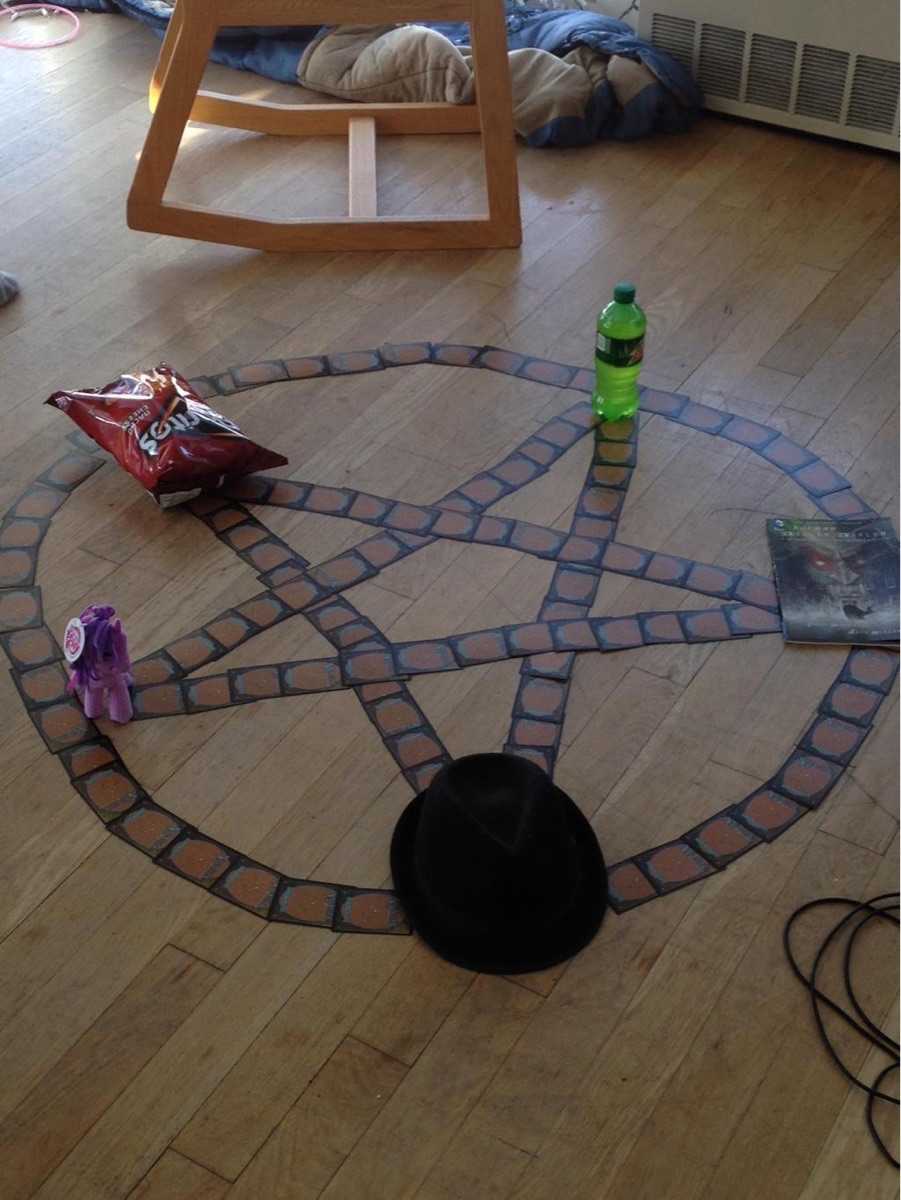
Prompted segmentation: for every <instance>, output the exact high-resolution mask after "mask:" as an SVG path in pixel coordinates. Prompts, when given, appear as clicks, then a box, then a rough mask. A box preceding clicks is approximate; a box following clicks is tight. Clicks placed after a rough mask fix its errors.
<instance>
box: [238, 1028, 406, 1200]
mask: <svg viewBox="0 0 901 1200" xmlns="http://www.w3.org/2000/svg"><path fill="white" fill-rule="evenodd" d="M406 1074H407V1070H406V1068H405V1067H404V1066H403V1064H402V1063H399V1062H397V1060H396V1059H394V1058H391V1057H389V1056H388V1055H386V1054H381V1053H380V1052H379V1051H378V1050H374V1049H373V1048H372V1047H371V1046H367V1045H365V1044H364V1043H363V1042H360V1041H358V1040H357V1039H356V1038H354V1037H346V1038H345V1039H344V1040H343V1041H342V1042H341V1044H340V1046H338V1048H337V1049H336V1050H335V1052H334V1054H333V1055H332V1056H331V1058H330V1059H329V1060H328V1062H327V1063H326V1064H325V1066H324V1067H323V1068H322V1070H321V1071H320V1072H319V1074H318V1075H317V1076H316V1078H315V1079H314V1080H313V1081H312V1082H311V1083H309V1084H308V1085H307V1087H306V1088H305V1089H304V1091H303V1094H302V1095H301V1096H300V1098H299V1099H298V1101H297V1102H296V1103H295V1104H294V1105H293V1107H292V1108H291V1109H289V1111H288V1113H287V1114H286V1115H285V1117H284V1118H283V1119H282V1120H281V1121H280V1122H279V1124H278V1125H277V1126H276V1128H275V1129H274V1130H273V1131H272V1134H271V1135H270V1136H269V1137H268V1138H267V1140H266V1142H265V1143H264V1145H263V1146H262V1148H261V1149H260V1150H259V1152H258V1153H257V1154H256V1155H255V1156H254V1158H253V1160H252V1161H251V1162H250V1164H249V1165H248V1166H247V1168H246V1169H245V1170H244V1171H243V1172H242V1173H241V1176H240V1178H239V1179H238V1180H237V1181H236V1182H235V1184H234V1185H233V1186H232V1188H231V1190H230V1191H229V1193H228V1200H257V1198H258V1197H259V1196H271V1197H272V1198H273V1200H289V1198H290V1200H316V1197H317V1196H319V1195H320V1194H321V1192H322V1190H323V1188H325V1187H326V1186H327V1185H328V1182H329V1180H330V1179H331V1178H332V1176H333V1175H334V1174H335V1172H336V1171H337V1170H338V1169H339V1168H340V1166H341V1165H342V1163H344V1162H345V1161H346V1159H347V1158H348V1156H349V1155H350V1154H352V1153H353V1151H354V1148H355V1146H356V1144H357V1142H358V1141H359V1139H360V1138H361V1137H362V1135H363V1134H364V1133H365V1131H366V1130H367V1129H368V1128H369V1126H370V1125H371V1124H372V1122H373V1121H374V1120H375V1118H376V1117H377V1116H378V1114H379V1113H380V1112H381V1110H382V1109H383V1108H384V1106H385V1104H387V1103H388V1101H389V1100H390V1099H391V1097H392V1096H393V1095H394V1092H395V1091H396V1090H397V1088H398V1086H399V1085H400V1084H401V1083H402V1081H403V1079H404V1077H405V1076H406Z"/></svg>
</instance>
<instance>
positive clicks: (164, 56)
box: [148, 0, 182, 113]
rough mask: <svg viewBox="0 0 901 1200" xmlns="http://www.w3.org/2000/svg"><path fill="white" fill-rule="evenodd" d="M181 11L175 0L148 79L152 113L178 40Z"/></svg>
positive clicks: (154, 110)
mask: <svg viewBox="0 0 901 1200" xmlns="http://www.w3.org/2000/svg"><path fill="white" fill-rule="evenodd" d="M181 12H182V6H181V4H179V3H178V0H176V4H175V8H173V10H172V15H171V16H170V17H169V24H168V26H167V28H166V36H165V37H164V38H163V44H162V46H161V47H160V56H159V58H158V59H157V60H156V66H155V67H154V68H153V76H152V78H151V80H150V93H149V96H148V102H149V107H150V111H151V112H152V113H154V112H156V106H157V104H158V102H159V98H160V92H161V91H162V90H163V85H164V83H165V82H166V75H167V73H168V71H169V64H170V63H171V61H172V51H173V50H174V49H175V43H176V41H177V40H178V31H179V29H180V28H181Z"/></svg>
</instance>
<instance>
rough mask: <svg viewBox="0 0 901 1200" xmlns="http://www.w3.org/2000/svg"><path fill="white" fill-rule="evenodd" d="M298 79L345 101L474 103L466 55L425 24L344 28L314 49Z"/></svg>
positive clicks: (300, 69)
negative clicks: (424, 25) (425, 26)
mask: <svg viewBox="0 0 901 1200" xmlns="http://www.w3.org/2000/svg"><path fill="white" fill-rule="evenodd" d="M297 79H298V82H299V83H300V84H302V85H303V86H304V87H307V88H311V89H312V90H313V91H316V92H323V93H324V94H325V95H328V96H335V97H337V98H339V99H342V100H360V101H368V102H369V103H385V104H397V103H404V102H407V101H444V102H448V103H451V104H466V103H470V102H471V100H472V72H471V70H470V68H469V66H468V65H467V63H466V61H465V59H464V58H463V55H462V54H461V53H460V51H459V50H458V49H457V47H456V46H454V44H453V43H452V42H450V41H448V39H447V38H446V37H444V36H443V35H442V34H440V33H438V32H436V31H435V30H433V29H425V28H424V27H423V26H421V25H402V26H400V27H394V26H390V25H382V26H372V25H345V26H341V27H340V28H338V29H335V30H332V31H331V32H330V33H327V34H325V35H324V36H323V37H321V38H320V39H318V40H317V41H315V42H314V43H313V44H312V46H310V48H309V49H308V50H307V52H306V53H305V54H304V56H303V58H302V59H301V61H300V63H299V65H298V69H297Z"/></svg>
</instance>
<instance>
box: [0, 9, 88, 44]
mask: <svg viewBox="0 0 901 1200" xmlns="http://www.w3.org/2000/svg"><path fill="white" fill-rule="evenodd" d="M42 9H43V11H44V12H47V13H53V14H54V16H61V17H66V18H67V19H68V20H69V21H71V22H72V28H71V29H70V30H69V32H68V33H64V34H63V36H62V37H58V38H52V39H51V40H50V41H47V42H17V41H10V40H9V39H8V38H0V46H6V47H7V49H9V50H46V49H47V48H48V47H50V46H63V45H65V43H66V42H71V41H72V39H73V38H74V37H75V36H76V35H77V33H78V30H79V28H80V26H81V22H80V21H79V19H78V17H77V16H76V15H75V13H74V12H70V11H69V9H68V8H60V7H59V5H57V4H16V5H15V6H14V7H11V8H8V9H7V8H5V9H2V10H0V15H2V13H3V12H6V13H9V14H10V20H12V14H13V13H20V12H40V11H41V10H42Z"/></svg>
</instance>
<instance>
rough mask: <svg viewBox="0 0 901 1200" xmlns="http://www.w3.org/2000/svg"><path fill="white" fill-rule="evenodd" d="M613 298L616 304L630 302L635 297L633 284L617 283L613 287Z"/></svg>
mask: <svg viewBox="0 0 901 1200" xmlns="http://www.w3.org/2000/svg"><path fill="white" fill-rule="evenodd" d="M613 299H614V300H615V301H616V302H617V304H631V303H632V301H633V300H634V299H635V284H634V283H618V284H617V285H616V287H615V288H614V289H613Z"/></svg>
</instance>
